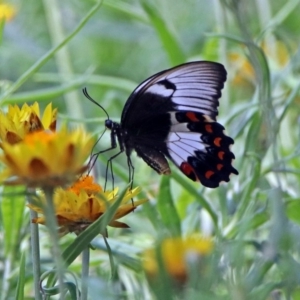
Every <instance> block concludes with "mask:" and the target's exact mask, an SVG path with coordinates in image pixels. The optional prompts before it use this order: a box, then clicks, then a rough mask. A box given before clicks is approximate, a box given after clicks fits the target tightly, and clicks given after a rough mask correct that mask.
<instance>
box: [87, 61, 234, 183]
mask: <svg viewBox="0 0 300 300" xmlns="http://www.w3.org/2000/svg"><path fill="white" fill-rule="evenodd" d="M226 76H227V72H226V70H225V68H224V66H223V65H222V64H219V63H216V62H210V61H194V62H189V63H185V64H181V65H179V66H176V67H173V68H171V69H167V70H164V71H161V72H159V73H157V74H155V75H153V76H151V77H149V78H148V79H146V80H145V81H143V82H142V83H141V84H140V85H139V86H138V87H137V88H136V89H135V90H134V91H133V92H132V94H131V95H130V96H129V98H128V100H127V102H126V103H125V106H124V108H123V112H122V116H121V122H120V123H117V122H113V121H112V120H110V119H109V116H108V114H107V113H106V114H107V116H108V119H107V120H106V121H105V126H106V128H108V129H110V130H111V148H109V149H107V150H110V149H113V148H116V147H117V144H119V147H120V152H119V153H117V154H116V155H114V156H113V157H111V158H110V160H109V162H110V163H111V161H112V159H113V158H115V157H116V156H117V155H119V154H120V153H122V152H125V154H126V156H127V162H128V166H129V170H132V173H130V174H132V175H129V177H130V179H132V178H131V176H133V171H134V167H133V165H132V162H131V159H130V155H131V153H132V151H133V150H135V151H136V153H137V155H138V156H139V157H141V158H142V159H143V160H144V161H145V162H146V163H147V164H148V165H149V166H150V167H151V168H153V169H154V170H155V171H156V172H157V173H159V174H164V175H169V174H170V173H171V170H170V167H169V163H168V160H171V161H172V162H173V163H174V164H175V165H176V166H177V167H178V168H179V170H180V171H181V172H182V173H183V174H184V175H185V176H187V177H188V178H189V179H191V180H193V181H199V182H200V183H201V184H202V185H204V186H206V187H210V188H215V187H218V186H219V184H220V182H222V181H226V182H228V181H229V176H230V174H232V173H233V174H236V175H238V171H237V170H236V169H235V168H234V167H233V166H232V160H233V159H234V158H235V156H234V154H233V153H232V152H231V150H230V145H231V144H233V143H234V141H233V139H232V138H231V137H229V136H227V135H225V134H224V127H223V126H222V125H221V124H219V123H218V122H217V121H216V117H217V115H218V106H219V98H220V97H221V90H222V89H223V86H224V82H225V81H226ZM84 94H85V96H86V97H88V98H89V95H88V94H87V92H86V90H84ZM90 100H92V101H93V102H95V101H94V100H93V99H90ZM99 106H100V105H99ZM100 107H101V106H100ZM105 151H106V150H105ZM102 152H104V151H102ZM130 172H131V171H130Z"/></svg>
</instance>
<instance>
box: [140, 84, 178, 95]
mask: <svg viewBox="0 0 300 300" xmlns="http://www.w3.org/2000/svg"><path fill="white" fill-rule="evenodd" d="M145 92H146V93H151V94H155V95H159V96H162V97H170V96H171V95H172V94H173V93H174V90H172V89H167V88H166V87H165V86H164V85H163V84H154V85H151V86H150V87H149V88H148V89H147V90H146V91H145Z"/></svg>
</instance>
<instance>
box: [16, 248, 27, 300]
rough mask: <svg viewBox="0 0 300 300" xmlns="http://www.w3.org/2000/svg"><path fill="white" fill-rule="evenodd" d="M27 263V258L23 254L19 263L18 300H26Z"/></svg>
mask: <svg viewBox="0 0 300 300" xmlns="http://www.w3.org/2000/svg"><path fill="white" fill-rule="evenodd" d="M25 263H26V256H25V253H24V252H23V253H22V255H21V261H20V262H19V277H18V284H17V289H16V297H15V299H16V300H23V299H24V286H25V279H26V276H25V271H26V268H25Z"/></svg>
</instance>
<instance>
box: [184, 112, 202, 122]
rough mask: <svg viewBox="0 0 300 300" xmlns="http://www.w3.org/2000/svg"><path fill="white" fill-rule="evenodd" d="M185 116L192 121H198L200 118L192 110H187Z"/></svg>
mask: <svg viewBox="0 0 300 300" xmlns="http://www.w3.org/2000/svg"><path fill="white" fill-rule="evenodd" d="M186 116H187V117H188V118H189V119H190V120H191V121H192V122H199V121H200V120H199V119H198V118H197V116H196V114H195V113H194V112H191V111H190V112H187V113H186Z"/></svg>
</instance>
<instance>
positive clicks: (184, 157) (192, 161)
mask: <svg viewBox="0 0 300 300" xmlns="http://www.w3.org/2000/svg"><path fill="white" fill-rule="evenodd" d="M172 122H173V125H172V127H171V131H170V133H169V135H168V138H167V147H168V152H169V157H170V158H171V160H172V161H173V162H174V163H175V165H177V167H178V168H179V169H180V170H181V171H182V172H183V173H184V174H185V175H186V176H187V177H189V178H190V179H191V180H193V181H200V182H201V183H202V184H203V185H204V186H207V187H211V188H214V187H217V186H219V183H220V182H221V181H226V182H228V181H229V175H230V174H231V173H234V174H238V172H237V171H236V170H235V169H234V168H233V167H232V165H231V162H232V160H233V159H234V154H233V153H232V152H231V151H230V148H229V147H230V145H231V144H233V140H232V138H230V137H228V136H226V135H225V134H224V132H223V130H224V127H223V126H222V125H221V124H219V123H217V122H215V121H212V120H211V119H210V117H208V116H206V115H203V114H200V113H194V112H188V111H187V112H177V113H173V114H172ZM179 126H180V127H179ZM173 127H175V130H173Z"/></svg>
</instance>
